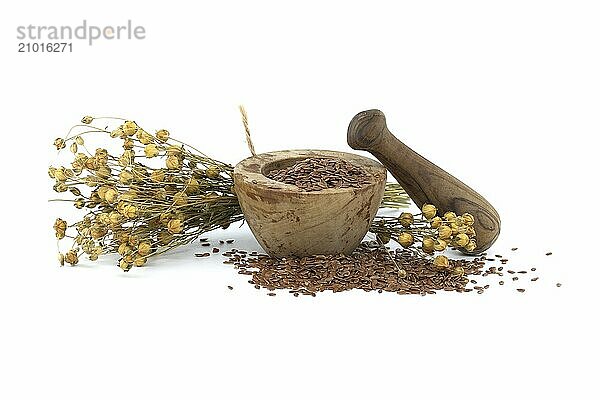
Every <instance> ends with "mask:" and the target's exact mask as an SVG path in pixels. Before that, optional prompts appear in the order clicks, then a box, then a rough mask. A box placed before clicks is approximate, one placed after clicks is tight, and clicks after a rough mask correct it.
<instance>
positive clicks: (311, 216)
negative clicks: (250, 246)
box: [233, 150, 387, 257]
mask: <svg viewBox="0 0 600 400" xmlns="http://www.w3.org/2000/svg"><path fill="white" fill-rule="evenodd" d="M310 157H327V158H342V159H344V160H346V161H348V162H351V163H352V164H354V165H357V166H360V167H362V168H364V169H365V170H366V171H367V172H368V173H369V174H370V175H371V179H370V183H368V184H366V185H363V186H361V187H360V188H331V189H324V190H320V191H312V192H306V191H303V190H301V189H300V188H299V187H297V186H294V185H289V184H286V183H282V182H278V181H274V180H272V179H269V178H267V177H266V174H268V172H269V171H271V170H273V169H279V168H285V167H288V166H290V165H292V164H294V163H295V162H297V161H301V160H303V159H306V158H310ZM386 177H387V172H386V170H385V168H384V167H383V165H381V164H380V163H378V162H377V161H375V160H372V159H370V158H366V157H363V156H359V155H356V154H349V153H342V152H337V151H328V150H285V151H276V152H272V153H263V154H257V155H255V156H253V157H250V158H247V159H245V160H243V161H241V162H240V163H238V164H237V165H236V166H235V168H234V171H233V180H234V186H235V192H236V194H237V196H238V199H239V201H240V206H241V208H242V211H243V212H244V217H245V219H246V221H247V222H248V226H249V227H250V230H251V231H252V233H253V234H254V236H255V237H256V240H258V242H259V243H260V245H261V246H262V248H263V249H264V250H265V251H266V252H267V253H268V254H269V255H271V256H274V257H285V256H290V255H294V256H308V255H314V254H340V253H343V254H350V253H351V252H352V251H353V250H354V249H355V248H356V247H357V246H358V245H359V244H360V242H361V241H362V240H363V239H364V237H365V234H366V233H367V231H368V230H369V227H370V226H371V223H372V222H373V218H374V217H375V214H377V210H378V209H379V205H380V204H381V198H382V197H383V193H384V191H385V182H386Z"/></svg>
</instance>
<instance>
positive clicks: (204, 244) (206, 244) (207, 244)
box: [201, 242, 210, 247]
mask: <svg viewBox="0 0 600 400" xmlns="http://www.w3.org/2000/svg"><path fill="white" fill-rule="evenodd" d="M201 245H202V246H205V247H206V246H210V243H206V242H205V243H201Z"/></svg>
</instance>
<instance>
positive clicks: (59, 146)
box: [54, 138, 66, 150]
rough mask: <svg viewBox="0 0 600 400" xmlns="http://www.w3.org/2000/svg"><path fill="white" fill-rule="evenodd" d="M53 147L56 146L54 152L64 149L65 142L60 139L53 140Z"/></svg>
mask: <svg viewBox="0 0 600 400" xmlns="http://www.w3.org/2000/svg"><path fill="white" fill-rule="evenodd" d="M54 146H56V150H60V149H64V148H65V147H66V143H65V140H64V139H62V138H56V139H54Z"/></svg>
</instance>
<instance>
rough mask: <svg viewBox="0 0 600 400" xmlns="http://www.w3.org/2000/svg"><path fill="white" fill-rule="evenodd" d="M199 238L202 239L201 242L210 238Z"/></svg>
mask: <svg viewBox="0 0 600 400" xmlns="http://www.w3.org/2000/svg"><path fill="white" fill-rule="evenodd" d="M198 240H199V241H201V242H206V241H207V240H208V238H200V239H198Z"/></svg>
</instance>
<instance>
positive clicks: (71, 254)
mask: <svg viewBox="0 0 600 400" xmlns="http://www.w3.org/2000/svg"><path fill="white" fill-rule="evenodd" d="M65 261H66V262H68V263H69V264H71V265H75V264H77V263H78V262H79V256H78V255H77V251H75V250H74V249H71V250H69V251H67V253H66V254H65Z"/></svg>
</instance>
